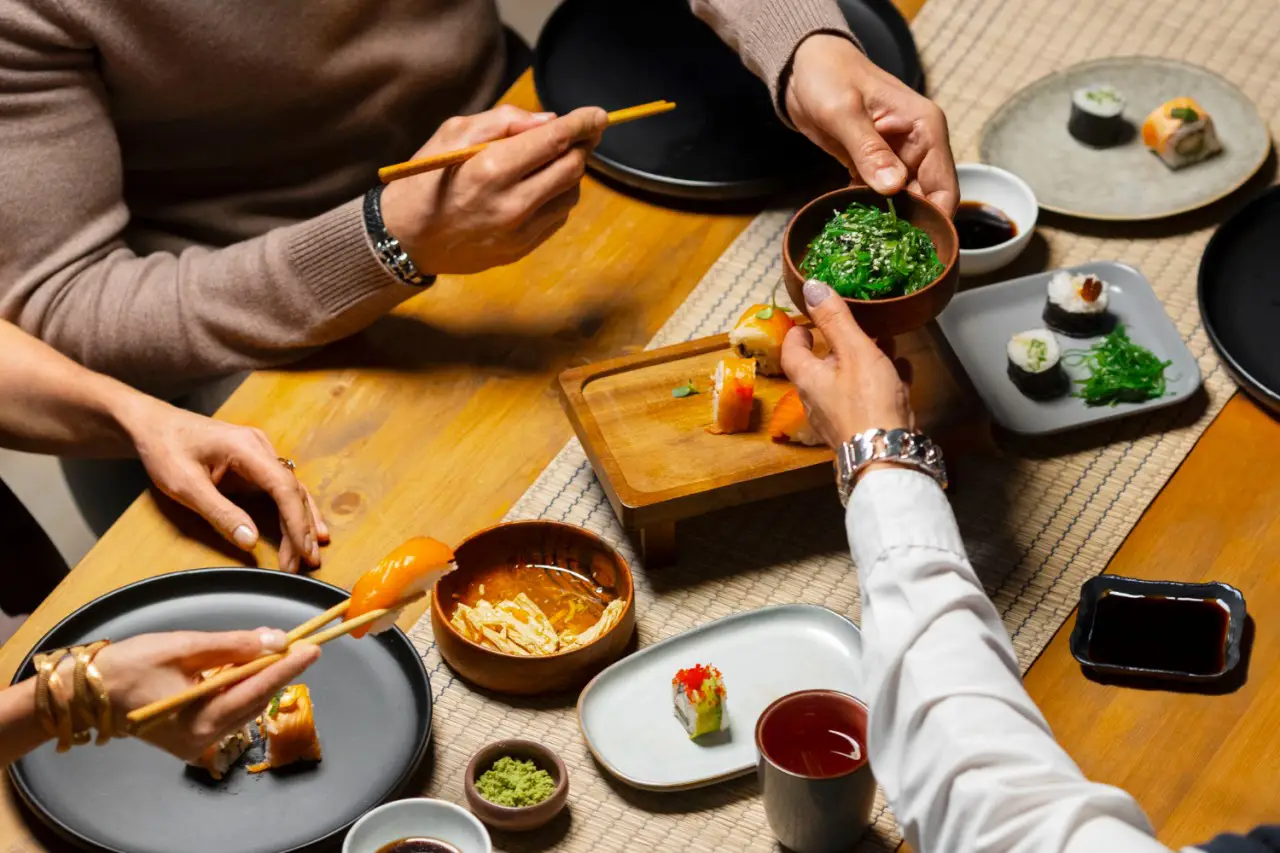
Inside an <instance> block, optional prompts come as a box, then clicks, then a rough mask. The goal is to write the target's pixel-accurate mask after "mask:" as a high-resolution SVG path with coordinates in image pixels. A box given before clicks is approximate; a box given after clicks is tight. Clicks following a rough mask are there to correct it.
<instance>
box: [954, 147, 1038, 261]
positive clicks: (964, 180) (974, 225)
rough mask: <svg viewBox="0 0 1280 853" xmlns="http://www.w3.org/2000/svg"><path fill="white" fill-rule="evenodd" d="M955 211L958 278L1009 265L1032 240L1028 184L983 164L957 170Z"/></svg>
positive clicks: (1033, 212) (1033, 211)
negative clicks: (958, 255)
mask: <svg viewBox="0 0 1280 853" xmlns="http://www.w3.org/2000/svg"><path fill="white" fill-rule="evenodd" d="M956 174H957V176H959V178H960V207H959V208H958V209H957V210H956V216H955V225H956V233H957V234H958V235H959V237H960V275H964V276H970V275H983V274H985V273H989V272H993V271H995V270H998V269H1000V268H1001V267H1004V266H1008V265H1009V264H1010V263H1012V262H1013V261H1014V260H1015V259H1016V258H1017V257H1018V255H1020V254H1022V251H1023V250H1024V249H1026V248H1027V244H1028V243H1030V242H1031V233H1032V232H1033V231H1034V230H1035V227H1036V218H1037V213H1038V212H1039V205H1038V204H1037V202H1036V196H1035V193H1033V192H1032V191H1031V187H1029V186H1027V182H1026V181H1024V180H1022V179H1021V178H1019V177H1018V176H1017V175H1015V174H1013V173H1012V172H1007V171H1005V170H1004V169H1000V168H997V167H995V166H988V165H986V164H983V163H961V164H959V165H958V166H956Z"/></svg>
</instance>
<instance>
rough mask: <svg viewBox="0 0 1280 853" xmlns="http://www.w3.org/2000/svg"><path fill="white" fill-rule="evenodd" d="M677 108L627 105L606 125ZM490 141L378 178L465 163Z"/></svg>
mask: <svg viewBox="0 0 1280 853" xmlns="http://www.w3.org/2000/svg"><path fill="white" fill-rule="evenodd" d="M675 108H676V105H675V102H673V101H654V102H652V103H648V104H641V105H639V106H636V107H627V108H626V109H623V110H614V111H613V112H611V113H609V114H608V123H607V124H606V125H605V126H606V127H613V126H614V125H615V124H622V123H624V122H628V121H635V120H636V119H641V118H648V117H649V116H656V115H660V114H662V113H665V112H670V111H671V110H674V109H675ZM489 144H490V143H488V142H481V143H480V144H479V145H471V146H468V147H467V148H461V149H458V150H456V151H448V152H446V153H444V154H435V155H432V156H430V157H423V158H421V159H418V160H409V161H407V162H404V163H396V164H395V165H394V166H383V167H382V168H381V169H379V170H378V178H379V180H381V181H382V182H383V183H384V184H389V183H391V182H392V181H398V180H400V179H401V178H408V177H411V176H413V175H421V174H422V173H424V172H433V171H435V170H436V169H444V168H447V167H449V166H457V165H458V164H460V163H465V162H467V161H468V160H470V159H471V158H472V157H474V156H476V155H477V154H479V153H480V152H481V151H483V150H484V149H486V148H488V147H489Z"/></svg>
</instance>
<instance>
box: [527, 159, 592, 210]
mask: <svg viewBox="0 0 1280 853" xmlns="http://www.w3.org/2000/svg"><path fill="white" fill-rule="evenodd" d="M586 173H587V151H586V149H585V148H584V147H583V146H581V145H575V146H574V147H572V148H570V149H569V150H568V151H566V152H565V153H564V154H562V155H561V156H560V157H558V158H557V159H555V160H553V161H552V162H550V163H549V164H547V166H546V167H545V168H542V169H539V170H538V171H536V172H534V173H533V174H532V175H530V176H529V177H527V178H525V179H524V180H523V181H521V182H520V184H519V186H518V187H517V188H516V197H517V198H518V199H520V202H521V203H522V204H523V206H524V207H525V208H526V209H527V210H530V211H537V210H540V209H541V208H542V207H543V206H544V205H546V204H548V203H550V202H552V201H553V200H555V199H557V198H559V197H560V196H563V195H564V194H565V193H567V192H571V191H573V190H576V189H577V188H578V186H579V184H580V182H581V181H582V176H583V175H585V174H586ZM576 200H577V199H576V197H575V199H574V201H575V202H576ZM570 206H572V205H570Z"/></svg>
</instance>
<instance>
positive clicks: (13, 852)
mask: <svg viewBox="0 0 1280 853" xmlns="http://www.w3.org/2000/svg"><path fill="white" fill-rule="evenodd" d="M896 2H897V3H898V5H899V7H901V8H902V9H903V11H904V12H906V13H907V14H908V15H909V16H910V15H913V14H914V13H915V12H916V11H918V8H919V7H920V5H922V2H923V0H896ZM506 100H507V101H508V102H510V103H514V104H517V105H520V106H523V107H527V108H533V107H534V106H535V97H534V90H533V84H532V79H531V76H530V75H529V74H525V75H524V76H523V77H522V78H521V79H520V80H519V81H518V82H517V83H516V84H515V86H514V87H513V88H512V90H511V91H510V92H509V93H508V95H507V97H506ZM751 218H752V217H751V216H748V215H711V214H705V213H695V212H688V211H682V210H676V209H668V208H664V207H658V206H655V205H652V204H649V203H647V202H645V201H642V200H640V199H638V198H633V197H629V196H626V195H623V194H621V193H619V192H617V191H615V190H613V189H611V188H609V187H606V186H604V185H603V184H601V183H599V182H597V181H595V180H593V179H592V178H587V179H586V181H585V183H584V186H583V190H582V201H581V206H580V208H579V210H578V212H577V213H576V215H575V216H574V217H573V218H572V219H570V221H569V224H568V226H567V227H566V228H565V229H564V230H563V231H562V232H561V233H559V234H558V235H557V236H556V237H555V238H554V239H552V240H551V241H550V242H548V243H547V244H546V245H544V246H542V247H541V248H540V249H539V250H537V251H536V252H535V253H533V255H531V256H530V257H528V258H526V259H525V260H523V261H521V262H520V263H517V264H513V265H511V266H507V267H501V268H499V269H495V270H491V271H489V272H486V273H483V274H480V275H475V276H468V277H467V278H466V280H465V282H464V281H463V280H462V279H460V278H459V277H447V278H444V279H442V280H441V281H440V282H439V283H438V284H437V285H436V286H435V287H434V288H433V289H432V290H431V291H430V292H428V293H426V294H424V295H423V296H421V297H419V298H416V299H414V300H412V301H410V302H409V303H407V304H406V305H404V306H403V307H402V308H401V309H400V310H398V311H396V312H395V314H394V316H392V317H391V318H388V319H387V320H385V321H383V322H381V323H379V324H377V325H376V326H375V327H374V328H373V329H372V330H370V331H369V332H368V333H366V334H364V335H361V336H359V337H358V338H357V339H355V340H352V341H348V342H345V343H344V344H342V345H339V346H336V347H334V348H332V349H331V350H330V351H327V352H326V353H324V354H323V355H321V356H320V357H319V359H318V360H316V361H314V362H312V363H311V364H309V365H305V366H306V367H310V368H313V369H310V370H304V371H299V372H295V371H288V370H285V371H264V372H261V373H258V374H256V375H254V376H252V377H251V378H250V379H249V380H248V381H247V382H245V384H244V385H243V386H242V387H241V388H240V389H239V390H238V391H237V392H236V394H235V395H234V396H233V397H232V398H231V399H230V400H229V401H228V403H227V404H226V405H225V406H224V407H223V408H222V410H221V412H220V417H222V418H224V419H227V420H230V421H234V422H239V423H254V424H257V425H259V426H261V427H262V428H263V429H265V430H266V431H267V432H268V433H269V434H270V435H271V436H272V437H273V439H274V441H275V442H276V445H277V447H278V448H279V450H280V451H281V452H283V453H285V454H287V455H296V456H297V457H298V458H299V460H300V461H301V462H302V463H303V464H301V465H300V472H299V473H300V474H301V475H302V476H303V477H304V478H305V479H306V480H307V481H308V482H310V483H312V484H313V485H314V486H316V488H317V491H318V493H319V494H320V495H322V496H323V499H324V510H325V512H326V513H327V515H328V518H329V520H330V522H331V526H332V527H333V531H334V535H333V540H334V541H333V544H332V546H330V547H329V548H328V550H327V552H326V554H325V565H324V568H323V569H321V570H320V572H319V573H318V576H319V577H320V578H321V579H323V580H326V581H329V582H332V583H335V584H341V585H344V586H350V584H351V583H352V582H354V580H355V579H356V576H357V575H358V574H359V573H360V572H361V571H362V570H364V569H365V568H367V567H369V566H372V565H374V564H375V563H376V562H377V560H378V559H379V558H380V557H381V556H382V555H383V552H384V550H385V547H386V543H387V542H391V541H399V539H401V538H403V536H404V535H405V534H406V533H408V532H412V531H418V530H419V529H421V528H422V525H423V524H424V518H427V517H429V518H430V528H431V533H432V534H433V535H435V536H437V537H439V538H441V539H443V540H446V541H458V540H460V539H462V538H463V537H464V536H465V535H467V534H468V533H470V532H472V531H474V530H477V529H479V528H482V527H485V526H487V525H490V524H493V523H495V522H497V521H498V520H500V519H501V518H502V516H503V514H504V513H505V512H506V511H507V510H508V509H509V508H510V507H511V505H512V504H513V503H514V502H515V501H516V500H517V499H518V498H519V497H520V496H521V495H522V494H523V492H524V491H525V490H526V489H527V488H528V487H529V485H530V484H531V483H532V482H533V481H534V479H535V478H536V477H537V475H538V473H539V472H540V471H541V470H542V469H543V468H544V467H545V466H546V465H547V464H548V463H549V462H550V461H551V459H552V458H553V457H554V456H555V454H556V453H558V452H559V450H560V449H561V448H562V447H563V445H564V443H565V442H566V440H568V439H569V438H570V437H571V436H572V434H573V431H572V428H571V426H570V423H569V422H568V420H566V418H565V415H564V412H563V411H562V409H561V405H560V401H559V400H558V399H557V396H558V385H557V376H558V375H559V374H560V372H561V371H563V370H564V369H565V368H567V367H570V366H572V365H575V364H582V363H584V361H598V360H601V359H604V358H608V357H611V356H614V355H616V354H618V353H620V352H624V351H627V349H628V348H632V349H638V348H640V347H642V346H643V345H644V344H645V343H646V342H647V341H648V340H649V339H650V338H651V337H652V336H653V334H654V333H655V332H656V331H657V329H658V328H659V327H660V326H661V325H662V323H663V321H664V320H666V318H667V317H668V316H669V315H670V314H671V313H672V312H673V311H674V310H675V309H676V308H677V306H679V305H680V304H681V302H682V301H683V300H684V299H685V297H686V296H687V294H688V292H689V291H690V289H691V288H692V287H693V286H694V284H696V283H697V282H698V280H699V279H700V278H701V277H702V275H703V274H704V273H705V272H706V271H707V269H708V268H709V267H710V266H711V265H712V263H714V262H715V260H716V259H717V258H718V257H719V256H720V255H721V254H722V253H723V252H724V250H725V249H726V248H727V247H728V245H729V244H730V242H732V240H733V239H734V238H735V237H736V236H737V235H738V234H739V233H740V232H741V231H742V230H743V229H744V228H745V227H746V225H747V224H748V223H749V222H750V221H751ZM584 305H589V306H592V307H591V308H590V309H584V308H582V306H584ZM602 320H607V322H602ZM424 364H430V365H432V370H430V371H422V370H417V372H414V373H413V374H412V380H411V381H410V380H409V379H408V378H407V374H408V372H410V371H414V370H415V369H416V368H419V367H421V366H423V365H424ZM356 367H359V368H360V369H359V370H356V369H355V368H356ZM1277 445H1280V424H1277V423H1276V421H1275V420H1273V419H1272V418H1271V417H1270V416H1268V415H1266V414H1264V413H1263V412H1262V411H1260V410H1259V409H1258V408H1257V407H1255V406H1254V405H1253V403H1252V402H1250V401H1249V400H1248V399H1247V398H1245V397H1244V396H1243V395H1237V396H1236V397H1235V399H1233V400H1232V401H1231V402H1230V404H1229V405H1228V406H1227V407H1226V409H1225V410H1224V411H1223V412H1222V413H1221V415H1219V416H1218V418H1217V420H1216V421H1215V422H1214V423H1213V425H1212V426H1211V427H1210V428H1209V429H1208V431H1207V432H1206V433H1205V434H1204V436H1203V437H1202V438H1201V440H1200V442H1199V444H1198V445H1197V446H1196V448H1195V450H1194V451H1193V452H1192V453H1191V455H1190V457H1189V458H1188V459H1187V460H1186V461H1185V463H1184V464H1183V465H1182V467H1181V468H1180V470H1179V471H1178V472H1177V473H1176V474H1175V475H1174V476H1173V478H1172V479H1171V480H1170V482H1169V484H1168V485H1167V486H1166V487H1165V489H1164V490H1163V492H1162V493H1161V494H1160V495H1159V497H1158V498H1157V499H1156V500H1155V501H1154V503H1153V504H1152V505H1151V506H1150V508H1149V509H1148V510H1147V512H1146V514H1145V516H1144V517H1143V518H1142V520H1141V521H1140V522H1139V523H1138V525H1137V527H1136V528H1135V529H1134V530H1133V532H1132V534H1131V535H1130V536H1129V538H1128V540H1127V541H1126V542H1125V544H1124V546H1123V547H1122V548H1121V550H1120V551H1119V553H1118V554H1117V555H1116V557H1115V558H1114V559H1113V560H1112V562H1111V564H1110V566H1109V567H1108V571H1110V572H1115V573H1119V574H1124V575H1130V576H1134V577H1147V578H1152V577H1159V578H1164V579H1169V580H1188V581H1198V580H1205V579H1214V580H1221V581H1225V582H1227V583H1231V584H1234V585H1236V586H1238V587H1241V588H1243V589H1245V590H1247V594H1248V604H1249V610H1250V612H1251V613H1253V614H1255V616H1256V618H1257V620H1258V621H1257V626H1256V632H1255V638H1254V641H1253V648H1252V660H1251V662H1250V664H1249V667H1248V672H1249V676H1250V678H1249V682H1248V683H1247V684H1246V685H1245V686H1244V687H1242V688H1241V689H1239V690H1236V691H1235V692H1232V693H1227V694H1225V695H1220V696H1205V695H1199V694H1195V693H1185V694H1182V693H1168V692H1156V691H1142V690H1118V689H1115V688H1114V687H1108V686H1104V685H1101V684H1097V683H1094V682H1092V681H1090V680H1088V679H1086V678H1085V677H1084V675H1083V674H1082V673H1081V670H1080V667H1079V665H1078V664H1077V663H1076V662H1075V661H1074V660H1073V659H1072V658H1071V655H1070V654H1069V652H1068V649H1067V635H1068V634H1069V632H1070V630H1071V626H1072V623H1073V621H1074V620H1073V619H1068V620H1067V622H1065V623H1064V625H1063V626H1062V628H1061V629H1060V630H1059V631H1058V633H1057V635H1056V637H1055V638H1054V640H1053V641H1052V642H1051V644H1050V645H1049V646H1048V648H1047V649H1046V650H1045V652H1044V653H1043V654H1042V655H1041V657H1040V659H1039V660H1038V661H1037V662H1036V663H1035V665H1034V666H1033V667H1032V668H1031V671H1030V673H1029V675H1028V677H1027V680H1026V683H1027V687H1028V689H1029V690H1030V691H1031V694H1032V696H1033V697H1034V698H1035V700H1036V702H1037V703H1038V704H1039V705H1040V707H1041V708H1042V709H1043V710H1044V713H1045V716H1046V717H1047V718H1048V720H1049V723H1050V724H1051V725H1052V727H1053V730H1054V732H1055V734H1056V735H1057V736H1058V738H1059V739H1060V740H1061V742H1062V744H1063V745H1064V746H1065V748H1066V749H1067V751H1068V752H1069V753H1070V754H1071V755H1072V756H1073V757H1074V758H1075V759H1076V761H1077V762H1078V763H1079V764H1080V766H1081V767H1082V769H1083V770H1084V772H1085V773H1086V774H1088V776H1089V777H1090V778H1092V779H1094V780H1097V781H1100V782H1106V783H1111V784H1114V785H1118V786H1120V787H1122V788H1124V789H1125V790H1127V791H1129V792H1131V793H1132V794H1133V795H1134V796H1135V797H1137V799H1138V801H1139V802H1140V803H1141V804H1142V806H1143V807H1144V808H1145V809H1146V811H1147V813H1148V815H1149V816H1150V817H1151V820H1152V821H1153V823H1154V825H1155V827H1156V829H1157V830H1158V832H1159V836H1160V838H1161V839H1162V840H1163V841H1164V842H1165V843H1167V844H1170V845H1171V846H1173V847H1178V846H1181V845H1183V844H1189V843H1193V842H1199V841H1202V840H1205V839H1207V838H1209V837H1212V836H1213V835H1214V834H1216V833H1218V832H1220V831H1223V830H1235V831H1239V830H1241V829H1243V828H1246V827H1252V826H1254V825H1257V824H1261V823H1265V822H1268V821H1274V818H1275V810H1274V805H1275V795H1274V787H1275V786H1274V774H1275V771H1274V768H1275V766H1276V764H1277V763H1278V761H1280V740H1277V739H1276V737H1275V736H1274V735H1275V731H1276V729H1277V727H1278V726H1280V633H1277V631H1276V630H1275V622H1274V620H1273V619H1272V618H1271V617H1270V614H1272V613H1273V612H1276V611H1280V573H1278V572H1276V571H1275V562H1276V559H1275V558H1276V555H1277V554H1280V516H1277V514H1276V512H1275V507H1276V506H1280V456H1278V455H1277V454H1275V453H1269V452H1266V451H1265V449H1266V448H1271V447H1275V446H1277ZM388 471H391V472H394V474H393V475H387V473H386V472H388ZM339 472H341V475H340V479H341V482H342V483H344V484H347V485H345V486H344V487H343V488H342V489H341V490H331V489H329V488H328V484H329V483H330V482H332V481H334V480H336V479H338V475H339ZM424 495H427V496H430V495H434V496H435V497H434V499H432V500H430V501H429V503H425V504H424V501H423V499H422V496H424ZM261 559H262V562H263V564H264V565H274V557H273V556H272V555H271V553H270V551H269V549H267V548H265V547H264V549H263V550H262V552H261ZM239 560H240V557H238V556H237V555H236V554H234V553H232V552H231V551H229V550H227V549H226V548H225V547H223V546H221V545H220V544H219V543H218V542H217V541H215V538H214V536H213V535H212V534H211V532H210V531H209V530H208V529H207V528H206V527H205V525H203V524H202V523H201V522H200V521H199V520H198V519H195V518H193V517H192V516H190V514H188V513H184V512H181V511H178V510H175V509H174V508H173V507H172V506H170V505H169V504H167V503H161V502H159V501H157V500H156V499H155V498H154V497H153V496H151V495H144V496H143V497H142V498H140V499H139V500H138V501H137V502H136V503H135V504H134V505H133V506H132V507H130V509H129V510H128V511H127V512H126V513H125V514H124V516H123V517H122V518H121V519H120V520H119V521H118V522H117V523H116V524H115V525H114V526H113V527H112V528H111V529H110V530H109V531H108V532H107V533H106V535H105V536H103V537H102V539H101V541H100V542H99V543H98V544H97V546H96V547H95V548H94V549H93V550H92V551H91V552H90V553H89V554H88V556H87V557H85V559H84V560H83V561H82V562H81V563H80V564H79V565H78V566H77V567H76V568H75V569H74V570H73V571H72V572H71V574H70V576H69V577H68V578H67V579H66V580H65V581H64V582H63V583H62V584H61V585H60V586H59V587H58V588H57V589H56V590H55V591H54V592H53V594H52V595H51V596H50V597H49V598H48V599H47V600H46V601H45V603H44V604H43V605H42V606H41V607H40V608H39V609H38V610H37V611H36V613H35V614H33V615H32V616H31V617H30V618H29V619H28V620H27V622H26V624H25V625H23V626H22V627H21V629H20V630H19V631H18V632H17V634H16V635H15V636H14V637H13V638H12V639H11V640H10V641H9V642H8V643H6V644H5V645H4V647H3V649H0V675H3V677H4V678H5V679H6V680H7V679H8V678H10V677H11V676H12V674H13V672H14V669H15V667H16V666H17V664H18V663H19V662H20V661H21V660H22V659H23V656H24V655H25V654H26V652H27V650H28V649H29V648H31V647H32V645H33V644H34V643H35V642H36V641H37V640H38V639H39V638H40V637H41V636H42V635H43V634H44V633H45V632H47V631H48V630H49V629H50V628H52V627H53V626H54V625H55V624H56V623H57V622H58V621H59V620H60V619H62V618H63V617H64V616H66V615H67V614H68V613H70V612H71V611H72V610H74V609H76V608H77V607H79V606H81V605H83V604H85V603H86V602H88V601H90V600H92V599H94V598H96V597H98V596H100V595H102V594H104V593H107V592H109V591H111V590H113V589H116V588H118V587H120V586H123V585H125V584H127V583H130V582H133V581H136V580H139V579H142V578H144V577H149V576H152V575H155V574H160V573H162V572H164V571H169V570H175V569H178V568H185V567H192V566H209V565H229V564H233V563H235V562H238V561H239ZM12 570H14V571H20V570H21V567H17V566H15V567H12ZM422 609H423V608H422V606H421V605H419V606H417V607H415V608H413V609H412V610H411V612H408V613H406V614H405V616H404V618H403V620H402V622H401V624H402V625H403V626H404V627H406V628H407V627H409V626H410V625H412V624H413V623H414V622H415V621H416V620H417V619H418V617H419V616H420V615H421V612H422ZM29 821H30V818H28V817H27V816H26V815H25V813H24V811H23V809H22V807H21V805H20V803H19V801H18V798H17V796H16V794H15V793H14V791H13V789H12V787H11V786H10V785H8V784H5V785H4V792H3V794H2V795H0V840H3V842H4V843H3V845H2V846H3V850H4V851H6V853H36V851H43V850H63V849H67V848H66V847H65V846H64V845H62V844H61V843H60V842H58V841H56V840H55V839H52V838H50V836H49V834H48V833H47V832H46V831H44V830H43V829H40V828H38V827H36V826H35V825H33V823H30V822H29Z"/></svg>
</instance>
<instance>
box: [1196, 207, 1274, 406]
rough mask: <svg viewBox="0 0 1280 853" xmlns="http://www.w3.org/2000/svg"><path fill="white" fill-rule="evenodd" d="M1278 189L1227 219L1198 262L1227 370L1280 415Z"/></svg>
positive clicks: (1204, 306)
mask: <svg viewBox="0 0 1280 853" xmlns="http://www.w3.org/2000/svg"><path fill="white" fill-rule="evenodd" d="M1277 235H1280V187H1273V188H1272V189H1270V190H1268V191H1267V192H1266V193H1264V194H1263V195H1262V196H1260V197H1259V198H1256V199H1254V200H1253V201H1252V202H1250V203H1249V204H1247V205H1245V207H1244V209H1242V210H1240V211H1238V212H1237V213H1236V214H1235V215H1234V216H1232V217H1231V218H1230V219H1228V220H1227V221H1226V222H1225V223H1224V224H1223V225H1222V227H1221V228H1219V229H1218V232H1217V233H1216V234H1214V235H1213V239H1212V240H1210V241H1209V246H1208V248H1206V249H1205V252H1204V257H1203V258H1201V260H1200V280H1199V288H1198V295H1199V299H1200V316H1201V317H1202V318H1203V319H1204V327H1205V331H1207V332H1208V333H1209V340H1210V341H1212V342H1213V346H1214V349H1216V350H1217V351H1218V355H1220V356H1222V363H1223V364H1224V365H1225V366H1226V368H1227V372H1229V373H1230V374H1231V375H1232V377H1234V378H1235V380H1236V382H1238V383H1240V385H1241V387H1243V388H1244V390H1245V391H1247V392H1249V394H1250V395H1252V396H1253V398H1254V399H1256V400H1257V401H1258V402H1259V403H1261V404H1262V405H1264V406H1266V407H1267V408H1268V409H1270V410H1271V411H1273V412H1275V413H1277V414H1280V331H1278V330H1280V263H1278V262H1277V255H1276V238H1277Z"/></svg>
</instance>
